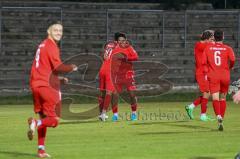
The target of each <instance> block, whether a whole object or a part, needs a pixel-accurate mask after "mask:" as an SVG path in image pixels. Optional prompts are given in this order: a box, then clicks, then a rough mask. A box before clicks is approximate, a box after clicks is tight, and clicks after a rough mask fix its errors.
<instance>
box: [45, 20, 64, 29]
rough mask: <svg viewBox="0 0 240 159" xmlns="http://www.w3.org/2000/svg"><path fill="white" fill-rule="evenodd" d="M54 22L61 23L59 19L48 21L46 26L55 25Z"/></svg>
mask: <svg viewBox="0 0 240 159" xmlns="http://www.w3.org/2000/svg"><path fill="white" fill-rule="evenodd" d="M55 24H60V25H62V22H61V21H59V20H56V21H49V22H48V28H50V27H51V26H52V25H55Z"/></svg>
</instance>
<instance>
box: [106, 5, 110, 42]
mask: <svg viewBox="0 0 240 159" xmlns="http://www.w3.org/2000/svg"><path fill="white" fill-rule="evenodd" d="M106 16H107V17H106V21H107V24H106V29H107V41H108V31H109V30H108V25H109V24H108V22H109V19H108V9H107V15H106Z"/></svg>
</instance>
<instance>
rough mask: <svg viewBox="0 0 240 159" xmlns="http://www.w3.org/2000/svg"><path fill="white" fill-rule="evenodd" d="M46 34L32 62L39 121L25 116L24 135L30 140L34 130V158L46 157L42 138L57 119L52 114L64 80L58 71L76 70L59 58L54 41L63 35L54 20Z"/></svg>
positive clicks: (59, 99) (56, 122)
mask: <svg viewBox="0 0 240 159" xmlns="http://www.w3.org/2000/svg"><path fill="white" fill-rule="evenodd" d="M47 33H48V37H47V38H46V39H45V40H44V41H43V42H42V43H41V44H40V45H39V46H38V49H37V51H36V55H35V59H34V61H33V63H32V68H31V76H30V87H31V89H32V94H33V102H34V112H35V113H37V114H38V115H39V120H37V119H34V118H32V117H31V118H29V119H28V124H29V130H28V133H27V135H28V138H29V140H32V139H33V136H34V133H35V130H37V132H38V157H39V158H46V157H50V155H48V154H47V153H46V152H45V138H46V133H47V127H56V126H57V125H58V122H59V118H58V116H57V115H56V111H55V108H56V105H59V104H60V103H61V94H60V81H61V80H62V81H63V82H67V81H68V79H67V78H60V77H59V76H58V74H59V73H66V72H71V71H76V70H77V66H76V65H73V64H71V65H64V64H62V61H61V59H60V50H59V47H58V45H57V43H58V42H59V41H60V40H61V38H62V35H63V26H62V24H61V23H59V22H56V23H53V24H52V25H50V26H49V27H48V30H47Z"/></svg>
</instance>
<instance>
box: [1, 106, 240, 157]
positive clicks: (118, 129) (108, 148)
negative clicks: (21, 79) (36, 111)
mask: <svg viewBox="0 0 240 159" xmlns="http://www.w3.org/2000/svg"><path fill="white" fill-rule="evenodd" d="M186 104H187V102H167V103H165V102H162V103H139V112H138V114H139V120H138V121H134V122H132V121H128V116H126V115H129V113H128V112H130V107H129V106H128V105H127V104H120V106H119V110H120V120H119V121H118V122H112V121H111V120H108V121H107V122H105V123H103V122H100V121H98V120H97V118H95V119H91V120H87V121H66V120H64V121H62V123H61V124H60V125H59V127H57V128H56V129H52V128H49V129H48V134H47V141H46V149H47V152H48V153H49V154H50V155H52V158H54V159H98V158H99V159H173V158H174V159H233V158H234V156H235V155H236V154H237V152H239V151H240V124H239V121H240V120H239V116H240V115H239V114H240V106H239V105H236V104H233V103H231V102H229V103H228V108H227V112H226V116H225V120H224V132H218V131H217V122H216V121H211V122H201V121H199V112H200V107H198V108H196V109H195V110H194V115H195V120H189V119H188V118H187V116H186V113H185V110H184V106H185V105H186ZM208 105H209V109H208V113H209V114H210V115H211V116H212V117H214V114H213V109H212V106H211V103H209V104H208ZM90 106H94V104H83V105H74V106H73V111H81V110H84V109H86V108H87V107H90ZM108 114H109V115H110V118H111V114H112V113H111V112H109V113H108ZM29 116H34V115H33V112H32V106H31V105H0V126H1V127H0V159H33V158H36V148H37V147H36V145H37V141H36V136H35V138H34V140H33V141H28V140H27V137H26V131H27V118H28V117H29Z"/></svg>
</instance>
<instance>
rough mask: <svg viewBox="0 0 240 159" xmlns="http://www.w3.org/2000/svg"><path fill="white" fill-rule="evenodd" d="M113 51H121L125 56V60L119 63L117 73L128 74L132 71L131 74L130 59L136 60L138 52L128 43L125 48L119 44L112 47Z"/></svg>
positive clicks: (131, 64) (131, 65)
mask: <svg viewBox="0 0 240 159" xmlns="http://www.w3.org/2000/svg"><path fill="white" fill-rule="evenodd" d="M114 52H115V53H122V54H124V55H125V56H126V59H125V60H122V61H121V64H120V66H119V72H118V73H119V74H128V73H129V72H132V73H131V75H133V73H134V72H133V63H132V61H137V60H138V54H137V52H136V51H135V50H134V48H133V47H132V46H131V45H130V46H128V47H126V48H122V47H120V46H118V47H116V48H115V49H114Z"/></svg>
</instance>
